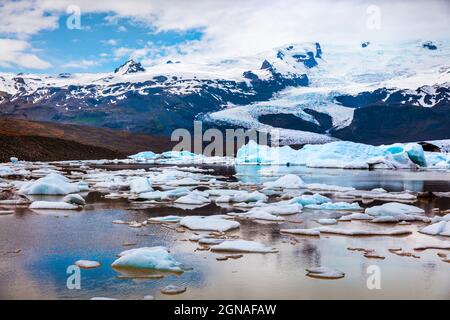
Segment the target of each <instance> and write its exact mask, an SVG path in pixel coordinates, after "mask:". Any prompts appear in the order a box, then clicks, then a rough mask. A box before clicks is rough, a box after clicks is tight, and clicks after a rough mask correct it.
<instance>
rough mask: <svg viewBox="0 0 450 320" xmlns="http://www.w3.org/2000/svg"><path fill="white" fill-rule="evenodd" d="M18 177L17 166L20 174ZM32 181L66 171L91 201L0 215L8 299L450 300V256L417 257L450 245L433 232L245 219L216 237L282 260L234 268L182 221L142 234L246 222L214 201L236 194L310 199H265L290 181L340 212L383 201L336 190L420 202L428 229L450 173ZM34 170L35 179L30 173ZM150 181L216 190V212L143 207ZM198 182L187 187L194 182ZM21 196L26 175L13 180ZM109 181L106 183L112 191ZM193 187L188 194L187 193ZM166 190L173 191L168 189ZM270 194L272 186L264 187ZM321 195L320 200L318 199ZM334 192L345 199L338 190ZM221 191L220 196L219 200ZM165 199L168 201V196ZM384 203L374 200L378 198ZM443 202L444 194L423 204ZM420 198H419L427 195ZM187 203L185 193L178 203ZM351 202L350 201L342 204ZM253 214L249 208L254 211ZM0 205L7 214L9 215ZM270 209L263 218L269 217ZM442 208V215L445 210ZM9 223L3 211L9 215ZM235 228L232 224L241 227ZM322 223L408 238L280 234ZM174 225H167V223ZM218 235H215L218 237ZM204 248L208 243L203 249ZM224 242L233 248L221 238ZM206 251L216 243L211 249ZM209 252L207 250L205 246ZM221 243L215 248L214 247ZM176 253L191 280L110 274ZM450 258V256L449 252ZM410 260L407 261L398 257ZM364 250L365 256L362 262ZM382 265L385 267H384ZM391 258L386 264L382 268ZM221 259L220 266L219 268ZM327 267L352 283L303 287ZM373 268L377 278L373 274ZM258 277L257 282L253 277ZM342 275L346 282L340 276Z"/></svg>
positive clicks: (148, 172) (227, 173)
mask: <svg viewBox="0 0 450 320" xmlns="http://www.w3.org/2000/svg"><path fill="white" fill-rule="evenodd" d="M16 166H17V164H16ZM19 166H22V167H21V168H20V170H17V169H16V170H17V172H19V171H22V174H24V175H25V176H26V175H27V174H30V176H32V177H33V178H37V177H39V176H46V175H47V174H48V173H49V172H50V171H53V170H54V171H58V172H59V173H61V174H62V175H64V176H66V177H67V178H69V179H71V180H73V181H74V183H75V181H78V180H81V179H82V180H83V181H85V182H87V183H88V184H89V186H90V190H89V191H82V190H80V192H79V194H80V195H81V196H82V197H83V198H84V199H85V201H86V205H85V206H84V207H82V208H80V210H74V211H72V210H70V211H66V210H32V209H29V208H28V207H27V206H13V207H11V206H10V207H9V209H8V210H11V211H12V212H9V213H8V214H6V213H5V214H2V215H1V216H0V248H2V251H1V255H0V288H1V290H0V297H1V298H8V299H17V298H30V299H91V298H93V297H110V298H116V299H144V297H145V296H148V295H152V296H154V297H155V298H156V299H201V298H204V299H211V298H213V299H282V298H285V299H310V298H312V299H314V298H325V299H334V298H357V299H366V298H367V299H369V298H388V299H389V298H406V299H408V298H411V299H412V298H419V299H420V298H426V299H428V298H437V299H448V298H450V296H449V292H448V287H449V285H450V277H449V272H448V268H449V264H448V262H445V259H444V258H441V256H438V255H437V254H438V253H439V254H441V255H442V256H443V255H444V254H448V250H443V249H442V250H435V249H429V250H414V249H415V248H417V247H421V246H436V245H437V244H439V245H441V246H442V247H443V248H445V245H447V246H448V244H449V241H448V237H445V236H430V235H426V234H422V233H420V232H418V231H419V230H420V229H421V228H422V227H424V226H427V223H425V222H419V221H414V222H408V223H398V224H392V223H382V224H379V223H370V222H369V221H365V220H352V221H351V222H348V221H347V222H345V221H340V218H342V217H343V216H347V215H350V214H353V212H346V213H343V212H342V211H339V210H331V211H330V210H309V209H307V208H303V209H302V211H301V212H298V213H296V214H292V215H287V216H284V215H283V216H281V215H280V217H282V218H283V219H284V221H267V220H251V219H237V220H236V221H238V222H239V224H240V226H239V228H238V229H233V230H230V231H227V232H226V233H225V235H224V234H215V233H214V232H213V233H211V234H213V236H212V238H218V239H219V240H220V239H221V238H224V237H226V238H227V239H228V240H230V241H232V240H234V239H245V240H249V241H256V242H258V243H261V244H264V245H265V246H267V247H269V248H275V249H276V251H277V252H273V253H267V254H260V253H243V254H242V255H243V256H242V257H235V258H227V259H226V260H225V259H224V257H225V256H226V254H225V253H220V252H213V251H210V250H208V248H209V247H210V245H207V244H205V245H203V244H199V243H198V242H196V241H193V240H195V238H197V241H199V238H200V239H203V240H205V239H208V238H207V237H206V234H208V232H205V231H193V230H189V229H187V228H180V227H179V226H178V224H177V222H176V221H177V219H173V218H172V220H174V221H175V222H173V221H172V222H167V223H145V224H144V223H143V222H145V221H149V220H148V219H150V218H157V217H164V216H169V215H170V216H180V217H183V216H192V215H195V216H212V215H221V216H217V218H219V217H222V216H223V215H227V213H232V212H236V211H239V212H245V210H248V209H249V208H247V209H245V208H242V207H239V205H241V206H242V205H243V204H233V203H216V202H215V201H214V194H216V195H217V194H225V193H226V192H225V191H224V190H228V189H230V188H231V189H234V190H235V191H234V192H233V193H237V191H236V188H238V189H240V190H241V191H242V190H248V191H251V192H253V190H255V189H257V190H259V191H260V192H262V193H265V194H267V195H268V196H269V199H268V201H267V202H268V203H269V204H270V203H274V204H277V203H279V202H280V200H281V201H285V200H284V199H289V198H290V197H294V196H296V195H297V196H298V195H299V194H304V190H303V191H300V190H296V189H290V190H287V189H284V190H281V191H280V190H277V189H273V190H265V191H264V190H263V187H262V186H263V184H264V183H265V182H269V181H275V180H276V179H278V178H280V177H283V176H286V175H297V176H298V177H300V179H301V180H302V181H303V183H304V184H305V185H308V186H309V188H313V187H314V188H315V189H314V190H313V189H309V190H307V192H306V194H313V193H317V192H319V193H321V194H323V195H324V196H326V197H329V198H330V199H331V200H332V201H333V202H337V201H347V202H358V203H359V204H360V205H361V207H363V208H367V207H373V206H376V205H380V204H383V203H386V202H390V201H387V200H380V199H368V198H364V199H356V198H354V199H349V198H347V199H345V198H344V199H343V200H342V199H338V196H339V192H342V191H336V190H335V191H333V190H331V191H330V190H328V191H327V190H322V191H321V190H320V189H321V188H322V189H324V188H325V189H326V186H328V189H332V188H331V186H335V187H336V186H339V187H341V188H347V189H349V190H351V188H355V189H356V190H377V189H378V190H381V189H382V190H384V191H383V192H382V193H387V194H394V195H397V194H399V193H404V192H407V193H408V194H409V193H410V194H413V195H415V196H419V195H420V197H418V198H417V199H415V200H413V201H407V202H405V203H408V204H409V205H413V206H417V207H420V208H422V209H423V210H424V211H425V214H424V217H426V218H429V219H430V220H431V219H432V218H433V217H436V216H444V214H445V210H448V209H449V208H450V198H449V197H448V190H450V173H448V172H442V171H436V172H430V171H428V172H425V171H410V170H396V171H392V170H374V171H367V170H343V169H321V168H308V167H304V166H291V167H287V166H258V165H243V166H236V167H229V166H221V165H220V166H213V165H209V166H197V167H192V166H188V167H181V166H178V165H177V166H172V165H163V166H156V165H153V164H139V165H133V164H127V163H124V164H120V163H119V164H103V165H98V164H88V163H81V162H73V163H55V164H19ZM24 170H25V171H26V170H28V173H26V172H23V171H24ZM136 176H141V177H142V176H149V179H150V180H151V181H152V182H153V184H152V188H153V189H155V190H163V189H172V190H173V189H174V188H175V190H181V188H180V186H179V185H178V186H177V185H176V183H174V181H178V184H180V185H182V184H187V185H188V186H184V187H183V188H187V189H188V190H191V191H192V188H195V189H196V190H198V192H205V190H206V191H207V190H208V189H209V190H216V191H214V192H213V191H211V192H210V193H209V195H206V196H207V197H208V196H209V198H211V199H212V201H211V202H210V203H207V204H203V205H198V206H195V205H194V206H192V205H185V204H177V203H175V202H174V201H173V199H172V200H168V199H166V200H164V201H148V200H147V201H145V200H144V201H142V199H138V198H139V197H138V196H136V195H130V194H129V190H127V188H126V186H125V185H126V183H129V182H127V181H128V180H129V178H130V177H133V179H134V177H136ZM188 178H189V179H188ZM5 181H9V182H11V183H13V184H15V185H22V184H23V183H24V182H23V181H21V179H20V178H18V177H17V176H15V177H11V178H9V177H7V178H6V179H5ZM107 182H108V183H107ZM189 184H190V185H189ZM169 185H171V186H170V188H169V187H168V186H169ZM266 185H267V184H266ZM316 189H318V190H316ZM335 189H336V188H335ZM217 190H222V192H219V191H217ZM160 192H164V191H160ZM374 192H375V191H374ZM427 192H434V193H435V195H434V196H431V195H430V194H428V195H427V194H425V193H427ZM419 193H421V194H419ZM180 194H181V193H180V192H179V193H178V196H179V195H180ZM341 196H342V194H341ZM63 197H64V196H62V195H30V196H29V198H30V199H31V200H32V201H37V200H44V201H62V199H63ZM246 204H247V205H248V206H253V207H255V206H256V204H255V203H253V204H252V202H247V203H246ZM2 206H3V205H2ZM262 208H263V207H262ZM437 209H440V211H438V210H437ZM5 212H6V211H5ZM233 219H235V218H233ZM321 219H336V220H337V221H338V223H337V225H335V226H332V228H338V229H347V230H355V229H356V230H360V231H361V230H363V231H364V230H365V231H370V230H374V229H376V230H383V231H384V230H394V229H403V230H406V231H410V232H411V234H406V235H402V236H365V237H360V236H357V237H355V236H349V235H339V234H338V235H336V234H320V236H319V237H317V236H305V235H294V234H285V233H282V232H280V230H281V229H298V228H301V229H315V228H318V227H320V224H319V223H318V221H319V220H321ZM167 220H170V219H167ZM214 234H215V235H214ZM202 237H203V238H202ZM222 240H224V239H222ZM206 242H207V241H206ZM206 242H205V243H206ZM211 243H212V241H211ZM155 246H163V247H167V248H168V249H169V251H170V254H171V255H172V257H173V259H174V260H175V261H177V262H179V263H181V264H182V270H183V272H182V273H167V272H160V271H155V270H121V269H115V268H113V267H111V264H112V263H113V262H114V261H115V260H116V259H117V255H118V254H119V253H120V252H122V251H124V250H128V249H135V248H141V247H155ZM447 248H448V247H447ZM399 249H401V251H400V252H399V251H396V250H399ZM363 250H366V252H364V251H363ZM376 257H378V258H376ZM381 257H383V258H384V259H381ZM217 258H219V259H217ZM78 260H93V261H98V262H99V263H100V264H101V266H100V267H98V268H95V269H89V270H85V269H81V270H80V272H81V273H80V274H81V278H80V280H81V282H80V289H79V290H77V289H73V290H70V289H68V287H67V281H68V278H69V277H70V276H71V274H70V273H67V268H68V267H69V266H71V265H73V264H74V263H75V262H76V261H78ZM371 266H375V267H377V268H379V270H380V276H381V278H380V285H381V289H372V290H369V288H368V286H367V281H368V279H369V277H370V276H371V275H372V273H371V272H372V271H371V270H373V269H371V268H370V267H371ZM316 267H325V268H330V269H331V270H337V271H339V272H342V273H344V274H345V276H344V277H343V278H340V279H335V280H330V279H317V278H311V277H308V276H306V273H307V272H306V269H311V268H316ZM372 268H373V267H372ZM255 270H257V272H255ZM339 274H340V273H339ZM171 284H173V285H177V286H181V287H186V288H187V290H186V292H184V293H182V294H180V295H173V296H172V295H165V294H163V293H161V292H160V290H161V289H162V288H164V287H166V286H167V285H171Z"/></svg>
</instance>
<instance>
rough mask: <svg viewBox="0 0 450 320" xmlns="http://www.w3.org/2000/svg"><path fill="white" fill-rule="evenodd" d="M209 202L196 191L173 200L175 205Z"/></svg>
mask: <svg viewBox="0 0 450 320" xmlns="http://www.w3.org/2000/svg"><path fill="white" fill-rule="evenodd" d="M210 202H211V200H209V199H208V198H205V197H204V196H203V195H202V194H201V193H199V192H196V191H193V192H192V193H190V194H188V195H186V196H183V197H180V198H178V199H177V200H175V203H182V204H192V205H201V204H207V203H210Z"/></svg>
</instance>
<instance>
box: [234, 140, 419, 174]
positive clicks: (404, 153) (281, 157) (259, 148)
mask: <svg viewBox="0 0 450 320" xmlns="http://www.w3.org/2000/svg"><path fill="white" fill-rule="evenodd" d="M236 163H238V164H250V163H257V164H281V165H289V164H293V165H304V166H307V167H315V168H344V169H369V168H384V169H415V168H418V167H419V166H426V163H427V161H426V156H425V153H424V152H423V149H422V147H421V146H420V145H418V144H400V143H398V144H395V145H390V146H371V145H366V144H361V143H355V142H350V141H336V142H331V143H327V144H323V145H305V146H304V147H303V148H302V149H300V150H294V149H292V148H291V147H289V146H283V147H269V146H263V145H258V144H257V143H256V142H254V141H250V142H249V143H248V144H247V145H245V146H243V147H241V148H240V149H239V150H238V152H237V156H236Z"/></svg>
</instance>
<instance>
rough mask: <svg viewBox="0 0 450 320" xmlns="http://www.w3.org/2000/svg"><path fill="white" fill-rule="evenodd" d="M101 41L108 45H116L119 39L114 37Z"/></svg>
mask: <svg viewBox="0 0 450 320" xmlns="http://www.w3.org/2000/svg"><path fill="white" fill-rule="evenodd" d="M102 43H103V44H107V45H110V46H117V45H118V44H119V41H118V40H116V39H109V40H104V41H102Z"/></svg>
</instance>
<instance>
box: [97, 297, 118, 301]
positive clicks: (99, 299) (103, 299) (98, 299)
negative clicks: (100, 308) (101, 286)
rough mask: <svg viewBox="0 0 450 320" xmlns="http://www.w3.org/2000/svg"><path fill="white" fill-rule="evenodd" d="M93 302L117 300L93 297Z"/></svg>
mask: <svg viewBox="0 0 450 320" xmlns="http://www.w3.org/2000/svg"><path fill="white" fill-rule="evenodd" d="M91 300H92V301H94V300H95V301H109V300H117V299H115V298H108V297H92V298H91Z"/></svg>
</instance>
